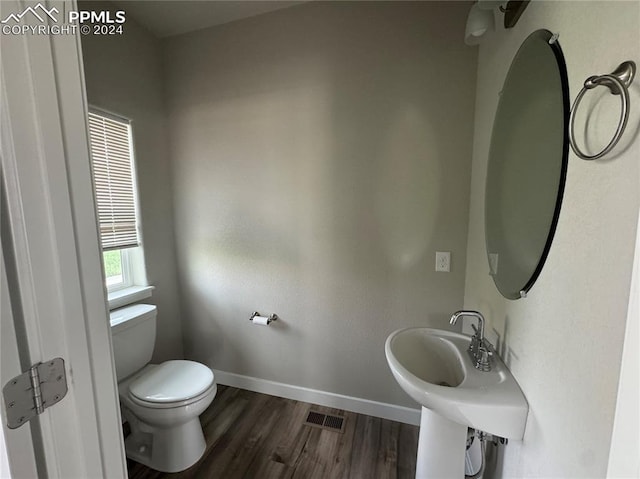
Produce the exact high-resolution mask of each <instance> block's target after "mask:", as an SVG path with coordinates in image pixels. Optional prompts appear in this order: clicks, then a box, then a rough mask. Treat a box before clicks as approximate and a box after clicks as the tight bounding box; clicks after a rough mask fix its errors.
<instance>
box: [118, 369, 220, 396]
mask: <svg viewBox="0 0 640 479" xmlns="http://www.w3.org/2000/svg"><path fill="white" fill-rule="evenodd" d="M212 383H213V372H212V371H211V369H209V368H208V367H206V366H205V365H204V364H200V363H196V362H194V361H185V360H176V361H165V362H164V363H162V364H159V365H158V366H156V367H154V368H152V369H149V370H148V371H147V372H145V373H144V374H143V375H142V376H140V377H138V378H136V379H135V380H133V381H132V382H131V384H130V385H129V391H130V392H131V394H133V395H134V396H135V397H137V398H138V399H141V400H143V401H148V402H159V403H167V402H178V401H184V400H185V399H190V398H192V397H195V396H198V395H199V394H202V393H203V392H205V391H206V390H207V389H208V388H209V387H210V386H211V384H212Z"/></svg>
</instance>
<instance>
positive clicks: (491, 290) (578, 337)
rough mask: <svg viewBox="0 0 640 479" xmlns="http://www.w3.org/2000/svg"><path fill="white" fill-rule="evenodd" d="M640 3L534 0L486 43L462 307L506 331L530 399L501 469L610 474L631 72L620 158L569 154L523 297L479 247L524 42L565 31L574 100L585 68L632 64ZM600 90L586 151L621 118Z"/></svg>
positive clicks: (631, 216)
mask: <svg viewBox="0 0 640 479" xmlns="http://www.w3.org/2000/svg"><path fill="white" fill-rule="evenodd" d="M639 6H640V4H639V3H638V2H531V3H530V5H529V7H528V8H527V10H526V11H525V12H524V14H523V15H522V18H521V20H520V22H519V23H518V25H517V26H516V27H515V28H513V29H512V30H509V31H505V30H504V29H502V28H499V29H498V31H497V32H496V33H495V34H492V35H489V36H488V38H487V39H486V42H485V43H483V44H482V45H481V46H480V57H479V68H478V84H477V100H476V118H475V137H474V154H473V174H472V183H471V214H470V223H469V242H468V261H467V278H466V288H465V306H466V307H469V308H477V309H479V310H480V311H482V312H483V313H485V315H486V316H487V318H488V320H489V321H490V323H491V324H490V325H491V327H492V328H494V329H496V330H497V332H498V333H499V334H500V336H501V339H502V341H503V343H504V348H505V355H504V356H505V357H506V359H507V362H508V364H509V367H510V369H511V371H512V373H513V374H514V376H515V377H516V379H517V380H518V382H519V384H520V386H521V387H522V389H523V391H524V394H525V396H526V397H527V400H528V401H529V406H530V414H529V418H528V422H527V429H526V432H525V437H524V441H523V442H521V443H519V442H513V441H512V442H510V443H509V445H508V447H507V448H506V454H505V458H504V469H503V471H502V473H501V474H498V475H497V477H564V478H571V477H575V478H586V477H605V475H606V470H607V458H608V453H609V442H610V438H611V430H612V425H613V417H614V410H615V404H616V392H617V385H618V374H619V370H620V358H621V353H622V344H623V336H624V327H625V319H626V317H627V303H628V297H629V290H630V277H631V265H632V258H633V247H634V239H635V235H636V222H637V218H638V206H639V185H640V182H639V175H640V167H639V163H638V158H639V157H640V144H639V143H638V141H637V136H638V125H639V123H640V120H639V119H640V111H639V110H640V109H639V108H638V105H640V101H639V100H640V88H639V86H638V81H637V79H636V82H635V84H634V86H633V88H632V95H631V105H632V107H631V119H630V123H629V127H628V131H627V132H626V133H625V136H624V139H623V143H624V144H623V145H622V148H620V149H618V153H619V154H618V155H614V156H613V157H611V156H610V157H609V159H607V160H600V161H595V162H587V161H583V160H580V159H579V158H578V157H576V156H575V155H574V154H573V153H570V157H569V169H568V176H567V184H566V189H565V195H564V201H563V204H562V211H561V213H560V220H559V224H558V228H557V231H556V236H555V239H554V242H553V245H552V247H551V251H550V254H549V257H548V259H547V262H546V264H545V267H544V269H543V271H542V274H541V275H540V278H539V279H538V281H537V283H536V284H535V285H534V286H533V289H532V290H531V291H530V292H529V295H528V297H527V298H526V299H521V300H518V301H508V300H505V299H504V298H502V297H501V296H500V295H499V294H498V292H497V290H496V288H495V286H494V284H493V281H492V280H491V278H490V277H489V275H488V271H489V267H488V263H487V259H486V254H485V244H484V214H483V199H484V182H485V175H486V168H487V156H488V151H489V139H490V136H491V125H492V123H493V117H494V114H495V111H496V107H497V103H498V92H499V91H500V89H501V86H502V82H503V81H504V78H505V76H506V73H507V70H508V68H509V65H510V63H511V60H512V58H513V56H514V55H515V53H516V51H517V49H518V47H519V46H520V44H521V43H522V41H523V40H524V39H525V38H526V36H528V35H529V34H530V33H531V32H533V31H534V30H536V29H538V28H546V29H549V30H551V31H552V32H558V33H559V34H560V39H559V41H560V46H561V47H562V49H563V51H564V55H565V58H566V62H567V69H568V74H569V88H570V92H571V98H572V99H573V98H575V96H576V95H577V94H578V92H579V91H580V88H581V87H582V83H583V82H584V80H585V79H586V78H587V77H588V76H590V75H594V74H601V73H605V72H610V71H612V70H613V69H614V68H615V67H616V66H617V65H618V64H619V63H620V62H622V61H624V60H629V59H630V60H635V61H636V62H637V61H638V60H640V35H639V31H638V18H640V9H639ZM605 92H606V90H605ZM605 92H602V91H597V90H594V91H593V92H590V93H589V94H588V96H587V97H585V102H584V104H583V105H582V106H581V115H584V116H582V118H581V119H579V120H578V121H577V123H576V125H577V128H576V131H577V132H578V135H579V136H578V141H579V142H580V144H581V145H584V144H585V139H584V137H583V134H582V132H583V130H584V126H583V125H584V124H585V123H584V122H585V120H586V119H585V116H587V114H588V113H589V112H591V113H590V115H589V116H590V120H589V137H590V142H589V144H590V149H591V153H595V151H596V149H597V148H598V147H600V146H604V145H605V144H606V143H607V142H608V141H609V139H610V138H611V136H612V134H613V131H614V129H615V126H616V124H617V123H616V122H617V119H618V116H619V114H620V113H619V111H620V110H619V108H620V107H619V98H618V97H613V96H612V95H609V94H608V93H605ZM594 102H595V103H597V106H596V105H594ZM634 105H635V106H634ZM632 143H633V144H632ZM625 148H627V149H626V150H625ZM636 320H637V318H636ZM636 343H637V341H636Z"/></svg>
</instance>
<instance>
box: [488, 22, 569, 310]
mask: <svg viewBox="0 0 640 479" xmlns="http://www.w3.org/2000/svg"><path fill="white" fill-rule="evenodd" d="M535 37H538V38H542V39H544V40H545V41H546V43H547V44H548V45H549V48H550V49H551V51H552V52H553V54H554V57H555V59H556V62H557V66H558V73H559V76H560V85H559V86H560V88H561V89H562V103H563V105H562V109H563V117H564V118H563V120H564V121H563V131H562V152H561V157H560V158H559V159H558V161H561V162H562V164H561V166H560V174H559V182H558V188H557V195H556V200H555V208H554V211H553V218H552V221H551V224H550V227H549V231H548V233H547V235H546V242H545V244H544V248H543V249H542V252H541V254H540V258H539V259H538V262H537V266H536V267H535V269H534V270H533V272H532V274H531V276H530V277H529V279H528V280H527V281H526V282H524V284H522V285H513V287H510V288H509V290H508V291H506V290H505V288H504V287H503V288H501V287H500V286H499V284H498V281H497V280H496V276H495V275H492V277H493V279H494V282H495V284H496V287H497V288H498V291H500V293H501V294H502V295H503V296H504V297H505V298H507V299H513V300H515V299H520V298H523V297H525V296H526V295H527V292H528V291H529V290H530V289H531V288H532V286H533V285H534V283H535V282H536V280H537V279H538V277H539V276H540V273H541V271H542V268H543V266H544V263H545V261H546V259H547V256H548V254H549V250H550V249H551V244H552V242H553V236H554V234H555V230H556V226H557V224H558V219H559V216H560V208H561V205H562V197H563V194H564V187H565V181H566V175H567V166H568V158H569V116H570V98H569V82H568V78H567V67H566V63H565V60H564V55H563V54H562V50H561V48H560V45H559V44H558V41H557V37H555V36H554V35H553V34H552V33H551V32H549V31H548V30H536V31H535V32H533V33H532V34H531V35H529V36H528V37H527V38H526V39H525V40H524V42H523V43H522V45H521V46H520V48H519V49H518V52H517V53H516V55H515V56H514V58H513V60H512V63H511V66H510V68H509V72H508V73H507V76H506V79H505V82H504V85H503V88H504V87H505V86H506V85H507V81H508V80H509V76H510V74H511V72H512V69H513V66H514V64H515V62H516V60H517V59H518V56H519V55H520V54H521V53H522V49H523V47H524V46H525V45H526V44H527V41H529V40H531V39H534V38H535ZM500 101H502V98H501V100H500ZM499 113H500V102H499V104H498V107H497V110H496V116H495V118H494V125H493V129H492V135H491V146H490V150H489V161H488V164H487V179H486V183H485V187H486V191H485V243H486V246H487V259H488V260H489V265H490V271H491V260H490V258H489V254H490V251H489V243H490V241H489V232H488V230H489V228H488V227H487V216H488V215H487V210H488V208H487V206H488V202H487V196H488V188H489V183H490V179H489V173H490V171H491V163H492V162H491V153H492V152H493V149H494V141H496V131H495V130H496V123H497V121H496V119H497V117H498V114H499ZM559 156H560V152H559Z"/></svg>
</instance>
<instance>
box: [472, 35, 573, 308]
mask: <svg viewBox="0 0 640 479" xmlns="http://www.w3.org/2000/svg"><path fill="white" fill-rule="evenodd" d="M568 122H569V87H568V82H567V69H566V65H565V62H564V57H563V55H562V50H561V49H560V46H559V45H558V42H557V40H556V38H554V37H553V36H552V35H551V33H550V32H549V31H547V30H538V31H536V32H534V33H532V34H531V35H530V36H529V37H527V39H526V40H525V41H524V42H523V44H522V46H521V47H520V49H519V50H518V52H517V53H516V56H515V58H514V59H513V62H512V63H511V67H510V68H509V73H508V74H507V78H506V80H505V82H504V86H503V89H502V92H501V94H500V100H499V102H498V110H497V112H496V117H495V121H494V123H493V132H492V135H491V147H490V150H489V165H488V169H487V181H486V191H485V235H486V246H487V256H488V260H489V271H490V274H491V275H492V277H493V280H494V282H495V284H496V286H497V288H498V290H499V291H500V293H501V294H502V295H503V296H504V297H506V298H509V299H518V298H521V297H524V296H525V295H526V293H527V291H529V289H530V288H531V287H532V286H533V284H534V283H535V281H536V279H537V278H538V275H539V274H540V271H541V270H542V266H543V265H544V262H545V259H546V257H547V253H548V252H549V248H550V247H551V241H552V239H553V234H554V231H555V227H556V223H557V221H558V216H559V214H560V204H561V202H562V193H563V190H564V182H565V177H566V172H567V158H568V154H569V136H568Z"/></svg>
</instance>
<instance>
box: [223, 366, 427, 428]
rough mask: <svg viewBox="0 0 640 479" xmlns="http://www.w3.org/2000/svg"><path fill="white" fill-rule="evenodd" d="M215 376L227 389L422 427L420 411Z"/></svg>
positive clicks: (257, 380) (245, 378)
mask: <svg viewBox="0 0 640 479" xmlns="http://www.w3.org/2000/svg"><path fill="white" fill-rule="evenodd" d="M213 373H214V374H215V380H216V382H217V383H218V384H223V385H225V386H232V387H235V388H240V389H247V390H249V391H255V392H259V393H263V394H269V395H271V396H279V397H283V398H287V399H293V400H296V401H304V402H308V403H312V404H319V405H320V406H327V407H333V408H336V409H344V410H346V411H351V412H357V413H358V414H366V415H367V416H375V417H380V418H383V419H390V420H392V421H397V422H402V423H405V424H412V425H415V426H418V425H419V424H420V409H411V408H408V407H403V406H396V405H394V404H387V403H382V402H377V401H370V400H369V399H361V398H356V397H351V396H343V395H342V394H336V393H330V392H326V391H318V390H317V389H309V388H304V387H300V386H293V385H291V384H284V383H279V382H275V381H268V380H266V379H260V378H254V377H251V376H242V375H240V374H235V373H228V372H225V371H219V370H217V369H214V370H213Z"/></svg>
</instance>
